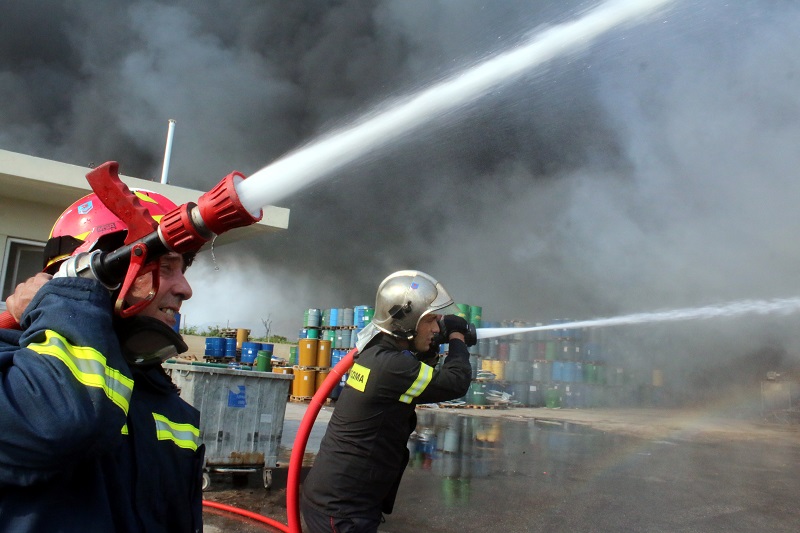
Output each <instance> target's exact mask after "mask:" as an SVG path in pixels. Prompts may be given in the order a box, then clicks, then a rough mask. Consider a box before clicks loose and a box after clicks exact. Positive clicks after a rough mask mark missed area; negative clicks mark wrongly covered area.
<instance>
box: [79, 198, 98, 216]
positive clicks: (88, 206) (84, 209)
mask: <svg viewBox="0 0 800 533" xmlns="http://www.w3.org/2000/svg"><path fill="white" fill-rule="evenodd" d="M92 207H94V205H93V204H92V201H91V200H89V201H88V202H86V203H83V204H81V205H79V206H78V214H80V215H85V214H86V213H88V212H89V211H91V210H92Z"/></svg>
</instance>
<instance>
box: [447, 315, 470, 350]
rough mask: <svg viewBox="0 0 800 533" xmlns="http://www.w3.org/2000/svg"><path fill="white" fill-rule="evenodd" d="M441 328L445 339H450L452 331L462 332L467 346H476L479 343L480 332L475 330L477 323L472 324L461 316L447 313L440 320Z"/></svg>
mask: <svg viewBox="0 0 800 533" xmlns="http://www.w3.org/2000/svg"><path fill="white" fill-rule="evenodd" d="M439 329H440V330H441V331H442V336H443V337H444V338H445V339H448V340H449V339H450V334H451V333H461V334H462V335H464V343H465V344H466V345H467V346H475V345H476V344H477V343H478V333H477V332H476V331H475V325H474V324H470V323H469V322H467V321H466V320H464V319H463V318H462V317H460V316H456V315H445V316H444V317H443V318H442V320H441V321H440V322H439ZM445 342H447V341H445Z"/></svg>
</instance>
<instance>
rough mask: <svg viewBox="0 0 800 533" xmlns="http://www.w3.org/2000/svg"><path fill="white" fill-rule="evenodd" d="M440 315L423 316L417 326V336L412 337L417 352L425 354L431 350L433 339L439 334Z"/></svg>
mask: <svg viewBox="0 0 800 533" xmlns="http://www.w3.org/2000/svg"><path fill="white" fill-rule="evenodd" d="M440 317H441V315H434V314H430V315H425V316H424V317H422V319H421V320H420V321H419V324H418V325H417V336H416V337H414V349H415V350H416V351H417V352H427V351H428V350H430V348H431V342H433V337H434V336H435V335H436V334H437V333H439V322H438V320H439V318H440Z"/></svg>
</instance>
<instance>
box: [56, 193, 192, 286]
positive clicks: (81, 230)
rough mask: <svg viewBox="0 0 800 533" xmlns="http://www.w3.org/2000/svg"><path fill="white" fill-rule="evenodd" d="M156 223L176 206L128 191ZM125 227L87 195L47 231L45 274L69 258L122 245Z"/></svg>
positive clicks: (159, 197) (155, 195)
mask: <svg viewBox="0 0 800 533" xmlns="http://www.w3.org/2000/svg"><path fill="white" fill-rule="evenodd" d="M131 192H133V193H134V194H136V196H137V198H138V199H139V202H141V204H142V205H143V206H144V207H145V208H146V209H147V211H148V212H149V213H150V216H151V217H153V220H155V221H156V222H160V221H161V217H163V216H164V215H166V214H167V213H169V212H170V211H172V210H173V209H175V208H176V207H177V206H176V205H175V204H174V203H173V202H172V201H171V200H170V199H169V198H167V197H166V196H164V195H162V194H159V193H157V192H153V191H147V190H144V189H131ZM127 231H128V226H127V225H126V224H125V223H124V222H123V221H122V220H120V219H119V217H118V216H117V215H115V214H114V213H112V212H111V210H109V209H108V208H107V207H106V206H105V205H104V204H103V202H101V201H100V199H99V198H98V197H97V195H96V194H94V193H92V194H88V195H86V196H84V197H83V198H81V199H80V200H78V201H76V202H75V203H73V204H72V205H71V206H69V207H68V208H67V209H66V210H65V211H64V212H63V213H62V214H61V216H60V217H58V220H56V223H55V224H54V225H53V229H52V230H50V238H49V239H48V241H47V244H46V245H45V248H44V267H43V270H44V271H45V272H49V273H51V274H53V273H55V272H56V271H57V270H58V267H59V265H60V264H61V262H62V261H63V260H65V259H67V258H68V257H70V256H72V255H75V254H78V253H81V252H90V251H92V250H96V249H99V250H105V251H111V250H115V249H116V248H119V247H120V246H122V245H123V244H124V242H125V235H126V234H127Z"/></svg>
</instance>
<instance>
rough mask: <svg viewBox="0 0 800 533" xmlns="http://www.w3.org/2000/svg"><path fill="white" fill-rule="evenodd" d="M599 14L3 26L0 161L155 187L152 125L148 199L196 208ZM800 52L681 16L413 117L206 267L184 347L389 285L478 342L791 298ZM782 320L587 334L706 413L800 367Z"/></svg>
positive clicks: (247, 16) (39, 7) (421, 14)
mask: <svg viewBox="0 0 800 533" xmlns="http://www.w3.org/2000/svg"><path fill="white" fill-rule="evenodd" d="M599 3H600V2H594V1H593V2H589V1H577V0H539V1H531V0H524V1H523V0H520V1H516V0H502V1H478V0H459V1H456V0H449V1H448V0H434V1H431V0H402V1H400V0H339V1H333V0H330V1H325V0H283V1H281V0H272V1H271V0H240V1H237V2H232V3H231V2H217V1H213V0H209V1H206V2H202V3H198V2H192V1H188V0H186V1H181V0H177V1H171V2H164V1H142V0H130V1H128V0H126V1H117V0H103V1H100V0H81V1H42V2H36V3H23V2H7V3H5V4H4V5H3V6H2V7H0V97H2V101H3V102H5V105H3V106H0V148H3V149H6V150H11V151H16V152H20V153H25V154H30V155H34V156H39V157H44V158H47V159H53V160H57V161H62V162H66V163H72V164H77V165H90V164H99V163H102V162H104V161H108V160H114V161H118V162H119V163H120V172H121V173H122V174H126V175H130V176H136V177H140V178H143V179H152V180H155V181H157V180H158V179H159V178H160V175H161V166H162V160H163V155H164V143H165V138H166V131H167V124H168V120H169V119H174V120H176V129H175V140H174V145H173V151H172V157H171V166H170V183H171V184H173V185H177V186H185V187H190V188H195V189H199V190H207V189H209V188H211V187H212V186H213V185H214V184H216V183H217V182H218V181H219V180H220V179H221V178H222V177H224V176H225V175H227V174H228V173H229V172H231V171H233V170H238V171H240V172H243V173H244V174H245V175H248V176H249V175H252V174H254V173H256V172H258V171H259V170H260V169H262V168H264V167H266V166H268V165H269V164H270V163H272V162H273V161H275V160H277V159H279V158H280V157H281V156H283V155H285V154H288V153H292V151H294V150H296V149H298V148H299V147H302V146H305V145H308V144H309V143H312V142H313V141H314V140H315V139H317V138H319V137H321V136H324V135H328V134H331V132H336V131H339V130H340V129H342V128H346V127H347V126H348V125H350V124H352V123H354V122H357V121H358V120H359V118H360V117H362V116H364V115H367V114H371V115H374V114H377V113H380V112H381V111H383V110H385V109H386V108H387V106H388V105H389V103H391V102H396V101H398V100H399V99H403V98H404V97H407V96H408V95H412V94H415V93H416V92H418V91H420V90H422V89H424V88H427V87H430V86H433V85H435V84H437V83H439V82H441V81H442V80H444V79H447V78H448V77H450V76H454V75H457V74H458V73H460V72H463V71H465V70H467V69H469V68H470V67H473V66H475V65H476V64H478V63H480V62H481V61H484V60H486V59H488V58H491V57H493V56H495V55H497V54H499V53H502V52H503V51H505V50H509V49H513V48H514V47H516V46H518V45H519V44H520V43H522V42H525V41H526V39H529V38H531V37H532V36H536V35H538V34H541V32H543V31H546V30H547V29H552V28H555V27H557V26H558V25H559V24H563V23H567V22H569V21H573V20H577V19H579V18H580V17H582V16H583V15H585V14H586V13H587V12H588V11H589V10H591V9H592V8H594V7H596V6H597V5H599ZM799 25H800V5H798V4H797V3H796V2H792V1H788V0H741V1H737V2H729V1H722V0H675V1H674V2H671V3H670V5H669V6H668V7H666V8H664V9H661V10H659V11H658V12H656V13H654V14H652V15H651V16H648V17H645V18H643V19H641V20H637V21H635V22H634V23H629V24H624V25H621V26H620V27H618V28H614V29H612V30H610V31H608V32H607V33H604V34H603V35H601V36H600V37H598V38H597V39H596V40H594V41H592V42H590V43H587V44H585V45H584V46H580V47H578V48H577V49H571V50H569V51H568V52H565V53H563V54H561V55H559V56H558V57H555V58H553V59H552V60H550V61H548V62H547V63H545V64H543V65H540V66H538V67H535V68H532V69H531V70H530V71H529V72H526V73H524V74H523V75H521V76H519V77H516V78H514V79H512V80H509V81H506V82H503V83H499V84H498V85H497V86H496V87H494V88H493V89H492V90H491V91H490V92H489V93H488V94H485V95H483V96H481V97H479V98H476V99H475V100H473V101H471V102H470V103H468V104H465V105H461V106H458V107H457V108H455V109H451V110H449V111H448V112H447V113H443V114H441V115H435V116H431V118H430V120H429V121H428V122H427V123H426V124H424V125H423V126H421V127H419V128H418V129H416V130H415V131H414V132H413V133H410V134H406V135H398V136H397V137H396V138H392V139H388V142H386V143H385V144H386V146H384V147H382V148H380V149H375V150H370V151H368V153H367V155H366V156H364V157H360V158H358V159H357V160H356V161H353V162H352V163H351V164H348V165H345V166H344V167H342V168H337V169H334V170H332V171H331V172H330V173H329V174H326V175H324V177H323V178H322V179H320V180H318V181H316V182H315V183H313V184H311V185H309V186H307V187H304V188H302V189H301V190H299V191H297V192H295V193H293V194H290V195H288V196H286V197H285V198H282V199H281V200H280V201H279V202H276V204H277V205H279V206H281V207H285V208H288V209H290V210H291V217H290V222H289V229H288V230H286V231H283V232H280V233H277V234H272V235H269V236H265V237H263V238H258V239H253V240H249V241H247V242H241V243H239V244H235V245H229V246H224V247H218V248H216V249H215V250H214V257H212V256H211V254H210V253H208V252H204V253H203V254H201V256H200V258H199V260H198V262H197V264H196V265H195V266H193V267H192V268H191V269H190V270H189V279H190V281H191V283H192V285H193V287H194V297H193V298H192V299H191V300H190V301H188V302H186V304H185V305H184V308H183V315H184V320H185V324H184V325H186V326H198V327H201V328H202V327H208V326H211V325H219V326H223V327H244V328H250V329H251V330H252V333H253V334H263V333H264V331H265V329H264V325H263V324H264V322H268V323H269V324H270V325H271V331H272V333H277V334H280V335H284V336H286V337H288V338H296V336H297V333H298V330H299V329H300V328H301V327H302V320H303V311H304V309H308V308H321V309H326V308H331V307H352V306H355V305H373V304H374V299H375V290H376V288H377V286H378V285H379V283H380V281H381V280H382V279H383V278H385V277H386V276H387V275H388V274H390V273H391V272H394V271H396V270H401V269H419V270H422V271H424V272H427V273H429V274H431V275H433V276H434V277H436V278H437V279H438V280H439V281H441V282H442V284H443V285H444V286H445V287H446V288H447V290H448V291H449V292H450V293H451V294H452V295H453V297H454V299H455V300H456V301H458V302H461V303H467V304H471V305H478V306H481V307H482V308H483V318H484V320H487V321H493V322H500V321H508V320H517V321H523V322H529V323H535V322H544V323H546V322H549V321H552V320H554V319H557V318H570V319H576V320H587V319H592V318H597V317H611V316H617V315H625V314H629V313H639V312H650V311H656V310H665V309H673V308H691V307H694V306H706V305H716V304H720V305H724V304H726V303H728V302H735V301H738V300H742V299H773V298H789V297H794V296H797V295H798V294H800V288H798V283H797V272H798V265H800V246H798V243H797V236H796V235H797V228H798V227H800V210H798V209H797V198H798V197H800V180H798V179H797V178H798V170H797V169H798V168H800V153H799V152H798V150H797V147H796V143H797V141H798V139H800V120H798V118H800V105H798V104H800V101H799V100H800V57H799V56H798V55H797V54H796V50H797V49H798V48H800V33H798V32H797V30H796V29H797V27H798V26H799ZM310 153H311V152H310ZM234 231H235V230H234ZM799 321H800V316H798V315H793V314H792V313H788V314H785V315H766V316H760V315H759V316H747V317H743V318H740V319H736V320H733V319H723V320H715V321H693V322H688V323H686V324H677V323H670V324H667V325H650V326H636V327H628V328H624V327H623V328H609V329H608V330H603V331H598V332H594V333H593V334H596V335H598V336H599V337H600V338H602V340H603V341H604V342H606V343H608V345H609V346H610V347H611V348H610V351H614V352H615V353H617V354H618V355H619V356H620V357H624V358H626V360H627V361H628V363H629V364H631V365H632V366H637V365H638V366H641V368H642V369H643V370H642V371H643V372H644V371H646V370H647V369H648V368H649V367H651V366H653V365H656V366H661V367H664V368H666V369H667V371H668V372H669V375H670V376H672V378H673V380H674V381H675V382H678V381H681V382H684V384H685V383H689V382H691V383H692V384H693V386H695V387H697V386H709V387H713V386H716V385H709V384H708V383H709V381H708V377H709V376H712V377H714V376H716V377H717V378H718V379H716V380H712V381H717V382H728V383H732V382H736V379H742V380H751V381H752V380H757V379H761V378H762V377H763V373H764V372H765V371H767V370H776V369H777V370H781V371H783V370H785V369H789V368H791V367H793V366H794V367H796V366H797V363H798V359H800V356H798V353H800V352H798V350H800V342H798V339H797V338H796V335H795V332H796V331H797V327H796V324H798V323H800V322H799ZM739 371H741V373H740V374H741V378H739V377H736V378H734V377H730V376H732V375H734V374H736V375H737V376H739V374H737V372H739ZM696 376H702V378H697V377H696ZM720 376H721V377H720ZM698 383H700V385H698Z"/></svg>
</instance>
